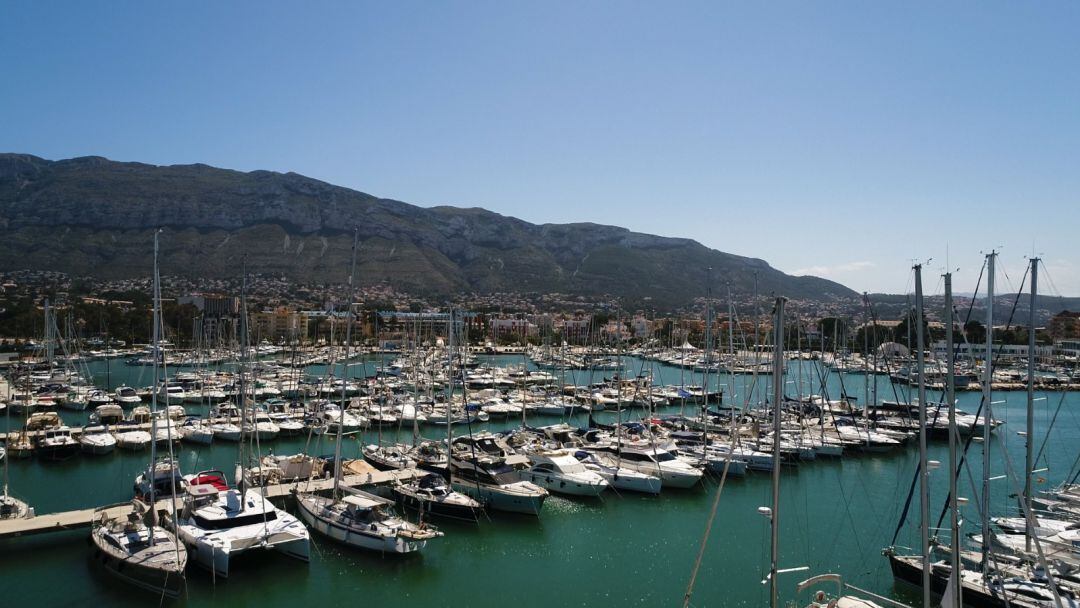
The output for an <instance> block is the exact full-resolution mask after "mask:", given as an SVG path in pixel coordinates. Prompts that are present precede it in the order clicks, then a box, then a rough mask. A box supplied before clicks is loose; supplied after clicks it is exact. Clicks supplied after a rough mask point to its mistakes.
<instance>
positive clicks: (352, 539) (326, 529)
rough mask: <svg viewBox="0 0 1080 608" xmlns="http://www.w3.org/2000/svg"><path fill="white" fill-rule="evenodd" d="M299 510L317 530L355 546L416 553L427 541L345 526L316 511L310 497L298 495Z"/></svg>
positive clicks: (387, 551)
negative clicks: (321, 515)
mask: <svg viewBox="0 0 1080 608" xmlns="http://www.w3.org/2000/svg"><path fill="white" fill-rule="evenodd" d="M296 505H297V510H298V511H300V519H301V520H303V521H304V523H305V524H307V526H308V527H309V528H311V529H312V530H314V531H315V532H317V533H319V534H321V535H323V536H325V537H327V538H329V539H330V540H333V541H335V542H338V543H341V544H343V545H347V546H349V547H354V548H357V549H367V550H369V551H378V552H380V553H399V554H405V553H414V552H416V551H419V550H421V549H423V548H424V547H425V546H426V545H427V541H424V540H419V541H411V540H406V539H403V538H401V537H399V536H384V535H382V534H376V533H370V532H368V531H364V530H360V529H359V528H358V527H357V526H344V525H341V524H339V523H337V522H334V521H331V520H329V519H327V518H324V517H320V516H319V514H318V513H317V512H316V511H317V510H319V508H318V507H317V506H314V505H312V504H310V499H307V498H306V497H298V498H297V500H296Z"/></svg>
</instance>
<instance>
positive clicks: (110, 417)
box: [90, 403, 124, 426]
mask: <svg viewBox="0 0 1080 608" xmlns="http://www.w3.org/2000/svg"><path fill="white" fill-rule="evenodd" d="M123 421H124V410H123V409H121V408H120V406H119V405H117V404H115V403H109V404H106V405H99V406H97V407H96V408H94V411H93V412H92V413H91V414H90V424H92V425H105V426H108V425H113V424H119V423H121V422H123Z"/></svg>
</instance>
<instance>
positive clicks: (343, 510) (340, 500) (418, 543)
mask: <svg viewBox="0 0 1080 608" xmlns="http://www.w3.org/2000/svg"><path fill="white" fill-rule="evenodd" d="M358 240H359V231H356V232H354V233H353V250H352V264H351V267H350V270H349V285H350V286H352V285H353V284H354V283H353V281H354V278H355V273H356V250H357V245H358ZM354 295H355V290H354V289H350V290H349V302H348V307H349V312H348V326H347V328H346V330H345V361H344V366H345V370H344V372H343V374H342V375H343V377H344V379H343V382H342V383H341V409H340V410H339V414H340V415H341V416H344V413H345V409H346V405H347V402H346V398H347V396H346V395H347V393H346V391H347V389H346V386H347V384H348V378H349V356H350V352H349V351H350V348H351V347H352V329H353V298H354ZM344 426H345V425H344V424H342V423H340V422H339V424H338V425H337V429H336V435H337V439H336V441H335V443H334V489H333V494H332V495H331V496H320V495H318V494H315V493H313V492H297V493H296V505H297V507H298V509H299V511H300V517H301V518H303V520H304V522H305V523H307V524H308V526H310V527H311V529H313V530H315V531H316V532H318V533H319V534H322V535H323V536H326V537H327V538H330V539H332V540H335V541H337V542H340V543H342V544H345V545H348V546H350V547H356V548H360V549H370V550H373V551H379V552H383V553H413V552H416V551H419V550H421V549H423V548H424V547H425V546H426V545H427V541H429V540H431V539H434V538H438V537H440V536H442V535H443V533H442V532H440V531H438V530H436V529H435V528H432V527H430V526H425V525H417V524H414V523H412V522H409V521H406V520H405V519H403V518H401V517H398V516H397V515H395V514H394V512H393V502H391V501H389V500H386V499H383V498H380V497H378V496H375V495H373V494H368V493H366V492H361V491H359V490H353V489H350V488H345V487H343V486H342V485H341V478H342V466H341V465H342V462H341V444H342V437H343V432H342V431H343V428H344Z"/></svg>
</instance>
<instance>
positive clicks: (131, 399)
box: [113, 385, 142, 407]
mask: <svg viewBox="0 0 1080 608" xmlns="http://www.w3.org/2000/svg"><path fill="white" fill-rule="evenodd" d="M113 399H115V400H116V402H117V403H119V404H120V405H121V406H123V407H135V406H136V405H139V404H140V403H142V398H140V397H139V393H138V392H136V391H135V389H133V388H131V387H130V386H124V385H121V386H118V387H116V390H115V391H113Z"/></svg>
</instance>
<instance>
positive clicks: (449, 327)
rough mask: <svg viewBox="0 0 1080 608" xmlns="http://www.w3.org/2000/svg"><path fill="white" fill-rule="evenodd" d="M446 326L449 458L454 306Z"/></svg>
mask: <svg viewBox="0 0 1080 608" xmlns="http://www.w3.org/2000/svg"><path fill="white" fill-rule="evenodd" d="M446 327H447V330H446V365H447V367H446V454H447V457H448V458H449V455H450V445H451V444H452V443H453V440H454V430H453V427H452V425H451V424H450V422H451V420H450V418H451V416H450V410H451V409H452V407H451V406H452V405H453V403H454V309H453V307H451V308H450V316H449V320H448V321H447V325H446ZM521 407H522V410H521V411H522V419H521V420H522V423H521V425H522V426H523V427H524V426H525V422H524V421H525V418H524V416H525V414H524V412H525V409H524V408H525V404H524V403H523V404H521ZM469 428H470V430H471V429H472V426H471V425H470V426H469ZM470 434H471V433H470Z"/></svg>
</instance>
